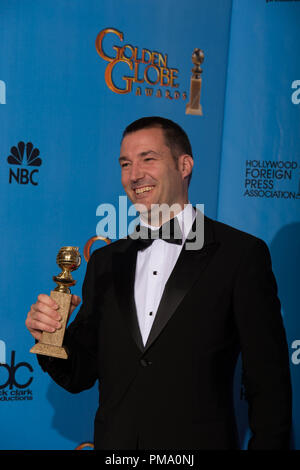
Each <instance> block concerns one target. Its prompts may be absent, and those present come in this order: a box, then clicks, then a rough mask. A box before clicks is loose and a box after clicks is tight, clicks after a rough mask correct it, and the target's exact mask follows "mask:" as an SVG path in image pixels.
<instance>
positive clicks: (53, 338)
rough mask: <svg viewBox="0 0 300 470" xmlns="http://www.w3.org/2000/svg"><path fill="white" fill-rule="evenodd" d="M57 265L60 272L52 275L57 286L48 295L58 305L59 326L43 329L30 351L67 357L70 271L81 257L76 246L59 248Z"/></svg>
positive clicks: (70, 297) (72, 282)
mask: <svg viewBox="0 0 300 470" xmlns="http://www.w3.org/2000/svg"><path fill="white" fill-rule="evenodd" d="M56 262H57V264H58V266H59V267H60V268H61V269H62V272H61V273H60V274H59V275H58V276H53V280H54V281H55V282H56V284H57V287H56V288H55V289H54V290H53V291H51V293H50V297H51V298H52V299H53V300H54V301H55V302H56V303H57V305H58V306H59V308H58V312H59V314H60V315H61V318H62V319H61V328H60V329H59V330H56V331H55V332H54V333H48V332H47V331H43V333H42V338H41V340H40V341H39V342H38V343H36V344H35V345H34V346H33V347H32V348H31V349H30V352H32V353H35V354H43V355H45V356H51V357H58V358H61V359H68V352H67V350H66V348H65V347H64V346H63V339H64V335H65V329H66V326H67V321H68V318H69V312H70V306H71V299H72V294H71V291H70V289H69V288H70V287H71V286H74V285H75V284H76V281H74V279H73V278H72V275H71V271H75V270H76V269H78V268H79V266H80V263H81V257H80V254H79V251H78V248H77V247H73V246H65V247H63V248H61V249H60V250H59V252H58V255H57V257H56Z"/></svg>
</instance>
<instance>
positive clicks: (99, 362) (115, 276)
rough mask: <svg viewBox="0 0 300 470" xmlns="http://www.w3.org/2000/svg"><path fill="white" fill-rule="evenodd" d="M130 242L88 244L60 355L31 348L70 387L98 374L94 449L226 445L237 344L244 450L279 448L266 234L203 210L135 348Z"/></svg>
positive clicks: (281, 387)
mask: <svg viewBox="0 0 300 470" xmlns="http://www.w3.org/2000/svg"><path fill="white" fill-rule="evenodd" d="M136 246H137V244H136V242H135V241H133V240H131V239H130V238H128V239H122V240H119V241H117V242H115V243H112V244H110V245H108V246H106V247H104V248H101V249H99V250H96V251H94V253H93V254H92V256H91V258H90V261H89V262H88V267H87V272H86V277H85V280H84V284H83V303H82V306H81V308H80V311H79V313H78V315H77V316H76V318H75V320H74V321H73V323H71V325H70V326H69V327H68V329H67V331H66V334H65V344H66V345H67V347H68V349H69V352H70V358H69V359H68V360H62V359H52V360H51V359H49V358H47V357H45V356H39V362H40V364H41V365H42V367H43V369H44V370H46V371H47V372H48V373H49V374H50V375H51V376H52V377H53V379H54V380H55V381H56V382H57V383H58V384H60V385H61V386H62V387H64V388H65V389H67V390H69V391H70V392H73V393H77V392H80V391H82V390H84V389H87V388H89V387H91V386H92V385H93V384H94V383H95V381H96V380H97V379H98V380H99V401H100V406H99V409H98V411H97V413H96V417H95V449H136V448H140V449H160V450H162V449H237V448H238V446H239V444H238V439H237V430H236V424H235V417H234V408H233V377H234V370H235V366H236V362H237V358H238V355H239V353H240V352H241V355H242V362H243V370H244V384H245V388H246V393H247V399H248V401H249V424H250V428H251V430H252V438H251V439H250V442H249V449H287V448H288V447H289V437H290V427H291V385H290V372H289V358H288V348H287V342H286V336H285V330H284V327H283V323H282V317H281V312H280V302H279V300H278V298H277V287H276V281H275V279H274V276H273V273H272V268H271V260H270V255H269V251H268V248H267V246H266V244H265V243H264V242H263V241H262V240H260V239H258V238H255V237H253V236H251V235H248V234H246V233H244V232H241V231H238V230H236V229H233V228H232V227H229V226H227V225H225V224H222V223H220V222H215V221H213V220H211V219H209V218H207V217H205V238H204V245H203V247H202V248H201V249H199V250H196V251H193V250H186V249H185V247H183V250H182V252H181V254H180V256H179V258H178V261H177V264H176V265H175V267H174V270H173V272H172V274H171V276H170V278H169V280H168V282H167V284H166V287H165V290H164V293H163V297H162V299H161V302H160V305H159V308H158V311H157V314H156V317H155V320H154V323H153V327H152V330H151V332H150V335H149V339H148V341H147V344H146V345H145V347H144V346H143V343H142V339H141V334H140V331H139V326H138V322H137V315H136V309H135V303H134V295H133V284H134V275H135V264H136V257H137V248H136Z"/></svg>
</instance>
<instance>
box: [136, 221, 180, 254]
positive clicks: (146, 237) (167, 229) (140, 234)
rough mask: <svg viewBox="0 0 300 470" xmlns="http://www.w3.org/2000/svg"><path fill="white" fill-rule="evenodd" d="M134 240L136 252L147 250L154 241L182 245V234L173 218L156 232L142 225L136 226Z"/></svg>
mask: <svg viewBox="0 0 300 470" xmlns="http://www.w3.org/2000/svg"><path fill="white" fill-rule="evenodd" d="M135 234H136V235H135V237H134V238H135V239H136V242H137V244H138V250H144V249H145V248H148V246H150V245H151V244H152V243H153V242H154V240H158V239H161V240H164V241H166V242H168V243H173V244H175V245H182V232H181V230H180V226H179V223H178V220H177V217H174V218H173V219H171V220H168V222H166V223H165V224H163V225H162V226H161V227H160V228H159V229H158V230H151V229H150V228H148V227H145V226H144V225H137V226H136V228H135Z"/></svg>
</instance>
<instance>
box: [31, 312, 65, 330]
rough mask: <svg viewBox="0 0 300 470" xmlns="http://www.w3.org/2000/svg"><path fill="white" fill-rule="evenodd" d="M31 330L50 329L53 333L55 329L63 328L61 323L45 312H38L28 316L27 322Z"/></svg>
mask: <svg viewBox="0 0 300 470" xmlns="http://www.w3.org/2000/svg"><path fill="white" fill-rule="evenodd" d="M25 324H26V326H27V328H28V329H30V330H40V331H48V332H49V333H53V332H54V331H55V330H57V329H59V328H61V323H60V322H58V321H56V320H53V319H51V318H50V317H49V316H47V315H44V314H37V315H36V316H34V317H33V316H28V317H27V319H26V322H25Z"/></svg>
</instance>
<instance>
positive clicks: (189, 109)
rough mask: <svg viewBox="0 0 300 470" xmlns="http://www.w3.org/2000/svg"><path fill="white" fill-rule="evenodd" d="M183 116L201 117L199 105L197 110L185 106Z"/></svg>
mask: <svg viewBox="0 0 300 470" xmlns="http://www.w3.org/2000/svg"><path fill="white" fill-rule="evenodd" d="M185 114H194V116H203V112H202V106H201V104H200V105H199V108H192V107H191V106H190V105H189V103H188V104H187V105H186V109H185Z"/></svg>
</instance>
